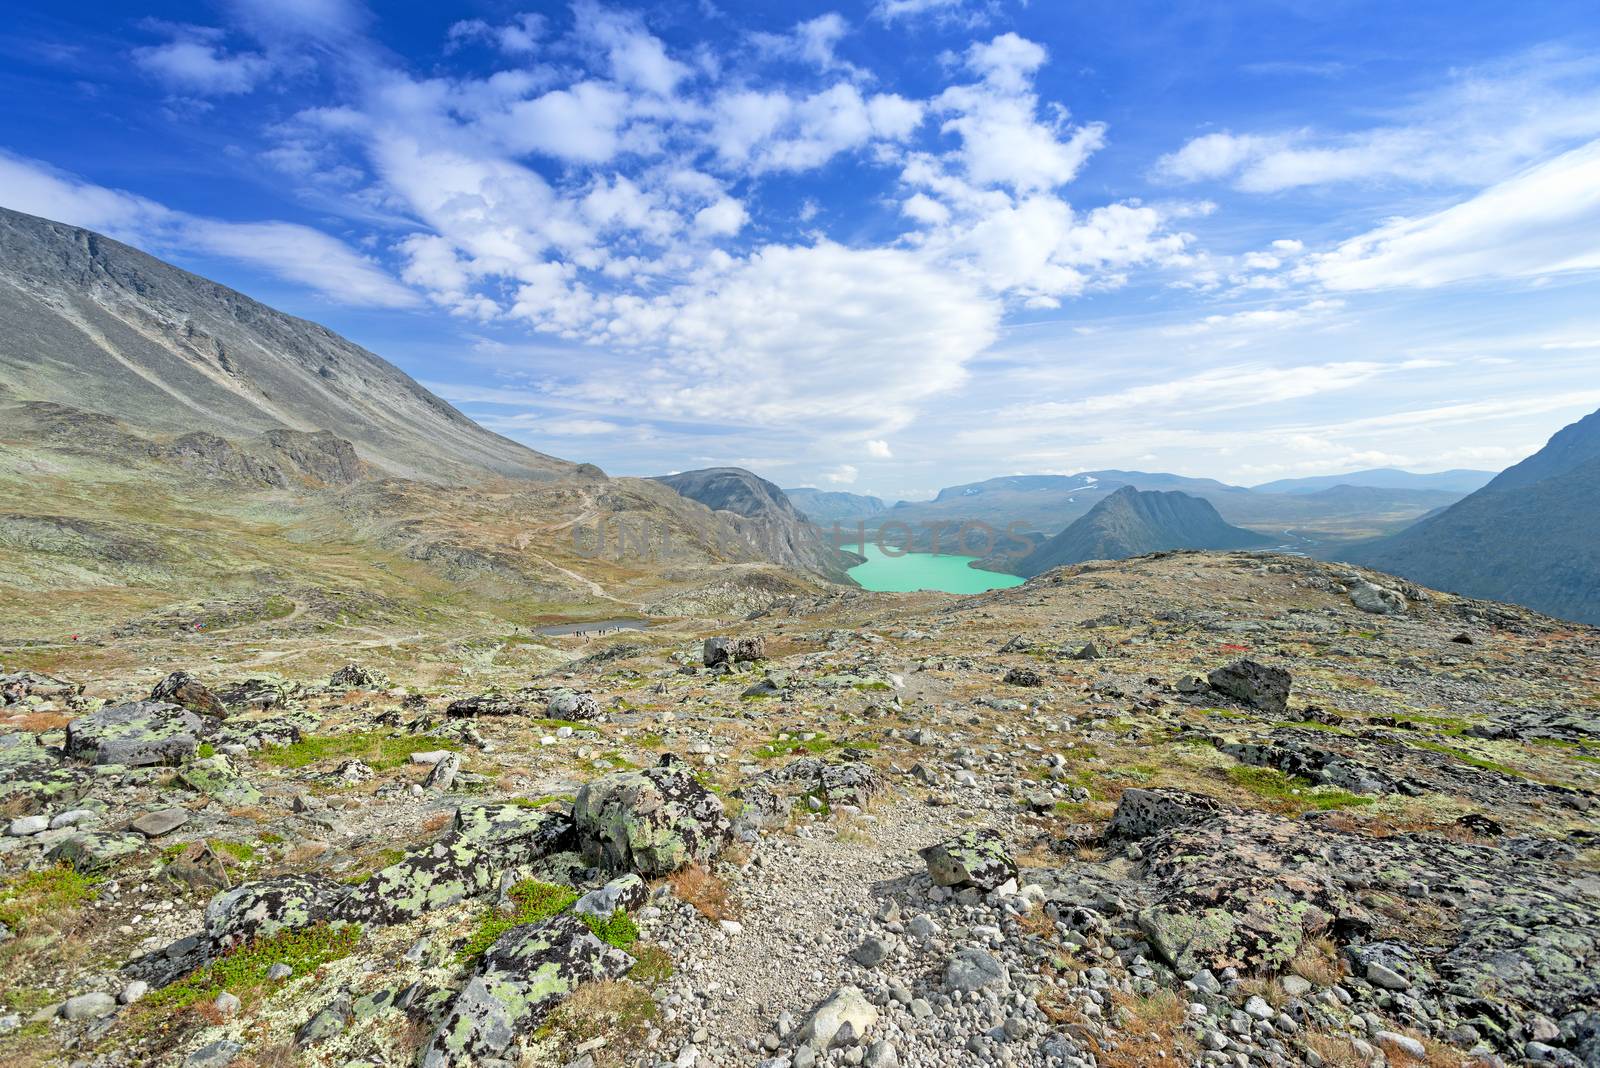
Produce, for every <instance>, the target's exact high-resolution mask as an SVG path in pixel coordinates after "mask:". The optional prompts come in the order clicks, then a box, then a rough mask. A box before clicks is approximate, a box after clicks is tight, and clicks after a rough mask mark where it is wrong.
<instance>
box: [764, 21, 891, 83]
mask: <svg viewBox="0 0 1600 1068" xmlns="http://www.w3.org/2000/svg"><path fill="white" fill-rule="evenodd" d="M849 32H850V24H849V23H848V22H846V21H845V19H844V16H843V15H840V14H839V13H838V12H837V11H830V12H828V13H827V14H824V15H818V16H817V17H816V18H813V19H806V20H805V21H803V22H797V23H795V25H794V28H793V29H791V30H790V31H789V32H788V33H756V34H752V35H751V40H752V41H753V42H754V44H755V46H756V48H758V49H759V50H760V51H761V52H762V53H763V54H765V55H767V56H775V57H778V58H782V59H792V60H796V61H798V62H802V63H806V64H809V65H810V66H813V67H815V68H817V69H818V70H820V71H822V72H823V73H828V72H831V71H835V70H839V71H845V72H847V73H849V74H850V75H851V76H853V77H867V76H868V75H867V72H866V71H863V70H861V69H860V68H859V67H857V66H855V65H854V64H853V63H848V62H846V61H844V60H842V59H840V58H839V57H838V56H837V55H836V54H835V49H837V48H838V46H839V42H840V41H842V40H844V38H845V35H846V34H848V33H849Z"/></svg>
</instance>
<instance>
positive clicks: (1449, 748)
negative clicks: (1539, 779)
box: [1407, 738, 1528, 779]
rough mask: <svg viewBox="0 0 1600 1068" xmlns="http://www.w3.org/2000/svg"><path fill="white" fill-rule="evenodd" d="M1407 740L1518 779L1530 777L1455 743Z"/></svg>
mask: <svg viewBox="0 0 1600 1068" xmlns="http://www.w3.org/2000/svg"><path fill="white" fill-rule="evenodd" d="M1407 742H1408V743H1409V744H1410V745H1413V746H1415V747H1416V748H1418V749H1428V750H1431V751H1432V752H1435V753H1443V754H1445V755H1446V756H1450V757H1454V758H1455V759H1457V760H1459V761H1461V763H1463V764H1466V765H1468V766H1470V767H1474V768H1479V769H1481V770H1483V771H1494V772H1498V773H1499V774H1501V775H1510V776H1511V777H1513V778H1517V779H1526V778H1527V777H1528V776H1527V775H1526V774H1525V773H1524V772H1521V771H1518V770H1517V769H1516V768H1514V767H1512V766H1511V765H1509V764H1502V763H1500V762H1499V761H1497V760H1489V759H1487V758H1485V757H1481V756H1477V755H1475V754H1473V753H1469V752H1467V751H1466V750H1464V749H1457V748H1456V747H1455V746H1453V745H1445V744H1444V743H1443V742H1430V741H1428V740H1427V739H1425V738H1409V739H1407Z"/></svg>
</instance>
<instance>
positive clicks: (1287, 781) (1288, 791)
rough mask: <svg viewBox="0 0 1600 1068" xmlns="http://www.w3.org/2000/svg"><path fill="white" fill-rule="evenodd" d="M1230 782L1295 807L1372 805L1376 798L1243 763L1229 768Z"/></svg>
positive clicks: (1324, 809)
mask: <svg viewBox="0 0 1600 1068" xmlns="http://www.w3.org/2000/svg"><path fill="white" fill-rule="evenodd" d="M1228 781H1229V782H1231V783H1233V784H1234V785H1235V786H1242V787H1244V788H1245V789H1246V790H1249V791H1250V792H1251V793H1253V794H1255V795H1256V796H1257V797H1264V798H1267V799H1269V800H1272V801H1279V802H1283V803H1286V804H1289V805H1291V806H1293V807H1296V808H1303V809H1309V808H1314V809H1319V810H1322V811H1327V810H1329V809H1336V808H1355V807H1358V806H1361V805H1370V804H1372V802H1373V798H1370V797H1363V796H1362V795H1361V794H1353V793H1351V792H1350V791H1348V790H1340V789H1338V788H1337V787H1333V786H1317V785H1314V784H1313V783H1312V782H1311V781H1310V780H1309V779H1302V778H1300V777H1299V776H1297V775H1285V774H1284V773H1283V772H1281V771H1279V770H1278V769H1276V768H1258V767H1255V766H1254V765H1250V764H1240V765H1238V766H1237V767H1232V768H1229V769H1228Z"/></svg>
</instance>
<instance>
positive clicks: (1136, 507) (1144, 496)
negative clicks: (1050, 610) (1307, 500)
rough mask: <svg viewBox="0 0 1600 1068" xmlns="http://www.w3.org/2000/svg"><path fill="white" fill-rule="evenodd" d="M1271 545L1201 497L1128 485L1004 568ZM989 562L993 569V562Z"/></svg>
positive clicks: (1036, 569) (1030, 572) (1026, 572)
mask: <svg viewBox="0 0 1600 1068" xmlns="http://www.w3.org/2000/svg"><path fill="white" fill-rule="evenodd" d="M1270 544H1272V539H1271V538H1268V537H1265V536H1263V535H1261V534H1257V533H1255V532H1254V531H1251V530H1243V529H1241V528H1239V527H1235V526H1230V525H1229V524H1227V523H1225V522H1223V520H1222V517H1221V516H1220V515H1218V514H1217V510H1216V509H1215V508H1213V507H1212V506H1211V504H1210V503H1209V502H1207V501H1204V500H1201V499H1200V498H1198V497H1191V496H1190V495H1189V494H1187V493H1180V492H1178V491H1176V490H1169V491H1165V492H1162V491H1159V490H1138V489H1134V488H1133V487H1132V486H1124V487H1123V488H1121V489H1119V490H1117V491H1116V492H1115V493H1112V494H1111V495H1110V496H1109V497H1106V498H1105V499H1104V500H1102V501H1100V503H1098V504H1096V505H1095V506H1094V507H1093V508H1092V509H1090V510H1089V513H1088V514H1087V515H1085V516H1084V517H1083V518H1081V519H1079V520H1077V521H1076V522H1074V523H1073V524H1072V525H1071V526H1069V527H1067V529H1065V530H1063V531H1062V532H1061V533H1059V534H1057V535H1056V536H1055V537H1053V538H1051V539H1049V540H1048V541H1046V542H1044V543H1043V544H1042V545H1040V546H1039V547H1038V548H1037V549H1035V550H1033V551H1032V552H1030V553H1028V554H1027V555H1026V556H1024V557H1022V558H1020V559H1018V560H1016V561H1015V562H1014V563H1012V564H1010V566H1008V567H1005V568H1004V570H1007V571H1010V572H1012V573H1013V574H1017V575H1022V576H1024V577H1028V578H1031V577H1032V576H1034V575H1037V574H1040V573H1041V572H1044V571H1048V570H1050V569H1051V568H1053V567H1063V566H1065V565H1067V564H1078V563H1082V562H1083V561H1085V560H1120V559H1123V558H1124V557H1129V556H1141V555H1143V554H1144V553H1152V552H1160V551H1161V550H1164V549H1250V548H1259V547H1263V546H1266V545H1270ZM988 563H989V564H990V566H992V560H991V561H990V562H988ZM994 569H995V570H1000V568H994Z"/></svg>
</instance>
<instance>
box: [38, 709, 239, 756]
mask: <svg viewBox="0 0 1600 1068" xmlns="http://www.w3.org/2000/svg"><path fill="white" fill-rule="evenodd" d="M206 729H207V728H206V725H205V723H204V721H202V720H201V718H200V717H199V716H197V715H195V714H194V713H193V712H190V711H189V710H188V709H186V708H182V707H180V706H178V705H172V704H165V703H162V702H159V701H134V702H131V703H129V704H125V705H111V706H109V707H106V708H102V709H100V710H98V711H96V712H91V713H89V714H88V715H86V716H79V717H78V718H77V719H75V720H73V721H72V722H71V723H68V724H67V754H68V755H69V756H72V757H76V758H77V759H79V760H87V761H90V762H92V763H95V764H126V765H128V766H129V767H143V766H145V765H148V764H178V763H181V762H182V761H184V760H187V759H188V758H189V757H191V756H193V755H194V751H195V749H196V748H198V746H199V745H200V739H201V737H203V736H204V735H205V733H206Z"/></svg>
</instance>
